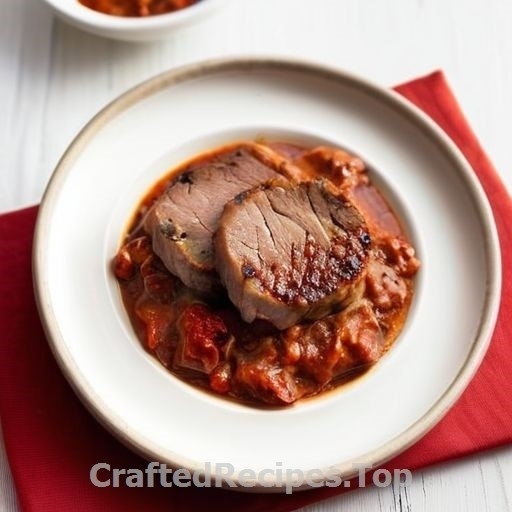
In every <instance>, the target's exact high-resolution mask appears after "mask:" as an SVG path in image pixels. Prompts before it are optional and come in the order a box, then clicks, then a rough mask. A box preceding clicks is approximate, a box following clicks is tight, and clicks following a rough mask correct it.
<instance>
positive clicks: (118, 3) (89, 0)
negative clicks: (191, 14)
mask: <svg viewBox="0 0 512 512" xmlns="http://www.w3.org/2000/svg"><path fill="white" fill-rule="evenodd" d="M197 1H198V0H79V2H80V3H81V4H83V5H85V6H86V7H89V8H90V9H93V10H95V11H98V12H102V13H104V14H110V15H112V16H127V17H140V16H153V15H156V14H166V13H169V12H173V11H178V10H180V9H184V8H185V7H189V6H191V5H192V4H195V3H197Z"/></svg>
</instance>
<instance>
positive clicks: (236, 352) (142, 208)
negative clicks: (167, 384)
mask: <svg viewBox="0 0 512 512" xmlns="http://www.w3.org/2000/svg"><path fill="white" fill-rule="evenodd" d="M267 146H268V147H269V148H271V149H273V150H274V151H276V152H278V153H279V154H281V155H282V156H284V157H286V158H289V159H290V160H293V162H294V163H296V164H297V165H300V166H301V167H302V169H303V170H304V172H305V173H306V175H310V176H311V179H316V178H327V179H329V180H330V181H331V182H332V183H333V184H334V185H336V186H337V187H338V188H339V189H340V191H342V192H343V194H344V195H345V196H346V197H347V198H348V199H350V201H352V202H353V204H354V205H355V206H356V207H357V208H358V209H359V210H360V212H361V213H362V214H363V216H364V218H365V220H366V223H367V225H368V227H369V230H370V233H371V239H372V260H371V264H370V265H369V268H368V273H367V275H366V278H365V286H364V290H363V291H362V292H361V297H360V298H359V303H357V304H355V305H351V306H348V307H347V308H346V309H345V310H342V311H332V312H331V313H330V314H328V315H327V316H326V317H325V318H322V319H320V320H317V321H313V322H311V321H304V322H302V323H299V324H297V325H294V326H292V327H290V328H288V329H286V330H284V331H279V330H278V329H277V328H276V327H274V326H273V325H272V324H270V323H269V322H266V321H263V320H256V321H254V322H253V323H251V324H247V323H245V322H244V321H243V320H242V319H241V317H240V314H239V312H238V310H237V309H236V308H235V307H234V306H233V305H232V304H231V302H230V301H229V299H228V297H227V294H225V293H219V294H218V295H217V296H216V297H214V298H211V297H210V298H205V297H204V296H201V295H200V294H199V293H198V292H196V291H194V290H192V289H190V288H187V287H186V286H185V285H184V284H183V283H182V282H181V281H180V280H179V279H178V278H177V277H175V276H174V275H172V274H171V273H170V272H169V271H168V270H167V269H166V268H165V266H164V265H163V263H162V262H161V260H160V259H159V258H158V256H157V255H156V254H155V253H154V252H153V249H152V241H151V238H150V236H149V235H148V234H147V233H146V232H145V231H144V228H143V223H142V221H143V219H144V217H145V215H146V213H147V211H148V209H149V208H151V205H152V204H153V203H154V202H155V200H156V199H157V198H158V197H159V196H160V195H161V194H162V192H163V191H164V190H165V188H166V187H167V186H168V185H169V184H170V183H171V182H172V181H173V179H175V178H176V177H177V176H178V175H180V174H181V173H184V172H187V171H190V170H191V169H195V168H197V167H199V166H201V165H205V164H206V163H208V162H209V161H210V160H211V159H213V158H215V156H216V155H219V154H221V153H222V152H224V151H228V150H229V149H232V147H233V145H230V146H225V147H223V148H219V149H217V150H215V151H211V152H207V153H203V154H202V155H199V156H197V157H196V158H193V159H192V160H190V161H188V162H187V163H185V164H184V165H181V166H180V167H179V168H177V169H175V170H173V171H172V172H171V173H169V174H168V175H167V176H165V177H164V178H163V179H161V180H160V181H158V182H157V183H155V185H154V186H153V187H152V188H151V190H149V191H148V192H147V193H146V195H145V196H144V197H143V199H142V200H141V202H140V204H139V206H138V207H137V209H136V211H135V213H134V217H133V220H132V221H131V223H130V226H129V228H128V232H127V233H126V235H125V237H124V240H123V243H122V245H121V247H120V249H119V251H118V253H117V254H116V256H115V257H114V259H113V272H114V274H115V275H116V277H117V280H118V282H119V286H120V290H121V295H122V299H123V303H124V306H125V308H126V310H127V312H128V315H129V317H130V320H131V322H132V325H133V328H134V330H135V333H136V335H137V337H138V338H139V340H140V341H141V343H142V344H143V346H144V348H145V349H146V350H147V351H148V352H149V353H151V354H152V355H153V356H155V357H156V358H157V359H158V360H159V361H160V362H161V363H162V364H163V365H164V366H165V367H166V368H167V369H168V370H169V371H170V372H171V373H173V374H174V375H175V376H177V377H178V378H180V379H182V380H184V381H186V382H188V383H190V384H192V385H194V386H197V387H200V388H202V389H205V390H208V391H210V392H213V393H215V394H219V395H222V396H225V397H228V398H231V399H236V400H239V401H243V402H245V403H250V404H253V405H261V404H270V405H287V404H291V403H293V402H295V401H296V400H298V399H300V398H304V397H308V396H313V395H316V394H318V393H320V392H323V391H326V390H329V389H332V388H333V387H335V386H337V385H339V384H340V383H341V382H346V381H347V380H350V379H351V378H354V377H355V376H356V375H360V374H361V372H364V371H365V370H367V369H368V368H369V367H371V366H372V365H373V364H374V363H375V362H376V361H377V360H378V359H379V358H380V357H382V355H383V354H384V353H385V352H386V351H387V350H388V349H389V348H390V347H391V345H392V344H393V342H394V341H395V339H396V337H397V336H398V334H399V333H400V331H401V329H402V327H403V324H404V322H405V319H406V316H407V312H408V309H409V306H410V303H411V300H412V296H413V291H414V275H415V274H416V272H417V270H418V268H419V261H418V260H417V258H416V257H415V252H414V249H413V248H412V246H411V245H410V243H409V242H408V240H407V239H406V235H405V233H404V231H403V229H402V227H401V223H400V220H399V219H398V217H397V216H396V214H395V213H394V212H393V211H392V209H391V207H390V206H389V204H388V203H387V201H386V200H385V198H384V197H383V196H382V195H381V193H380V192H379V191H378V190H377V189H376V188H375V187H374V186H373V185H372V183H371V182H370V181H369V178H368V176H367V174H366V171H365V169H364V164H363V163H362V162H361V161H360V160H359V159H355V158H353V157H350V158H351V160H350V159H349V160H347V161H349V162H350V165H340V164H339V162H340V161H341V160H343V161H345V160H346V158H347V156H348V155H347V154H346V153H344V152H341V150H337V149H335V148H313V149H311V150H310V149H309V148H303V147H299V146H297V145H294V144H288V143H286V142H276V143H268V144H267ZM337 159H338V160H337ZM340 159H341V160H340ZM344 159H345V160H344Z"/></svg>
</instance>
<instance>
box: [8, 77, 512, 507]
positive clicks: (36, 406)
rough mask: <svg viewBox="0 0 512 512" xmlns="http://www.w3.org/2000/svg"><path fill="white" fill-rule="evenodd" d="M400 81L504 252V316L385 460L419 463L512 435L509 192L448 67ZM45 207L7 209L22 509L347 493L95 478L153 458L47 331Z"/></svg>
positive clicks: (12, 410) (288, 503)
mask: <svg viewBox="0 0 512 512" xmlns="http://www.w3.org/2000/svg"><path fill="white" fill-rule="evenodd" d="M396 90H397V91H398V92H399V93H400V94H402V95H403V96H405V97H406V98H409V99H410V100H411V101H412V102H414V103H415V104H416V105H418V106H419V107H420V108H422V109H423V110H424V111H425V112H426V113H427V114H429V115H430V116H431V117H432V118H433V119H434V120H435V121H436V122H437V123H439V125H440V126H441V127H442V128H444V130H445V131H446V132H447V133H448V134H449V135H450V136H451V137H452V139H453V140H454V141H455V142H456V144H457V145H458V146H459V147H460V149H461V150H462V152H463V153H464V154H465V155H466V157H467V159H468V160H469V162H470V163H471V164H472V166H473V168H474V170H475V172H476V174H477V175H478V177H479V178H480V181H481V183H482V185H483V186H484V188H485V191H486V192H487V195H488V197H489V199H490V201H491V203H492V207H493V210H494V214H495V217H496V222H497V224H498V231H499V235H500V239H501V250H502V256H503V293H502V301H501V309H500V314H499V319H498V324H497V327H496V330H495V333H494V336H493V339H492V343H491V345H490V349H489V351H488V353H487V355H486V357H485V360H484V362H483V363H482V366H481V367H480V369H479V371H478V373H477V375H476V376H475V378H474V379H473V381H472V382H471V384H470V385H469V387H468V388H467V390H466V392H465V393H464V394H463V396H462V397H461V398H460V400H459V401H458V402H457V404H456V405H455V406H454V407H453V408H452V410H451V411H450V412H449V413H448V414H447V416H446V417H445V418H444V419H443V420H442V421H441V422H440V423H439V424H438V425H437V426H436V427H435V428H434V429H433V430H432V431H431V432H430V433H429V434H427V435H426V436H425V437H424V438H423V439H422V440H421V441H419V442H418V443H417V444H416V445H414V446H413V447H412V448H410V449H409V450H407V451H406V452H404V453H402V454H401V455H400V456H398V457H396V458H395V459H394V460H392V461H390V462H389V463H387V464H386V467H387V468H398V469H404V468H408V469H415V468H420V467H424V466H426V465H428V464H433V463H436V462H440V461H445V460H448V459H452V458H455V457H460V456H463V455H467V454H470V453H474V452H476V451H478V450H482V449H486V448H491V447H496V446H500V445H503V444H506V443H510V442H511V441H512V421H511V419H512V400H510V397H511V396H512V379H511V378H510V376H511V375H512V345H511V344H510V343H509V342H508V341H509V340H508V334H509V333H510V332H511V331H512V228H511V224H510V223H508V224H506V219H508V220H509V221H510V219H511V218H512V202H511V199H510V196H509V195H508V194H507V191H506V190H505V188H504V186H503V184H502V183H501V182H500V180H499V178H498V176H497V174H496V172H495V170H494V169H493V166H492V164H491V163H490V162H489V160H488V158H487V157H486V155H485V153H484V152H483V150H482V148H481V147H480V145H479V143H478V141H477V139H476V137H475V135H474V134H473V132H472V131H471V128H470V127H469V126H468V124H467V121H466V120H465V119H464V116H463V114H462V112H461V110H460V108H459V106H458V104H457V101H456V100H455V98H454V96H453V94H452V92H451V91H450V89H449V87H448V85H447V83H446V81H445V78H444V76H443V75H442V73H440V72H436V73H433V74H431V75H429V76H426V77H424V78H420V79H418V80H415V81H412V82H409V83H407V84H405V85H401V86H399V87H397V88H396ZM36 214H37V208H36V207H34V208H29V209H26V210H22V211H18V212H15V213H10V214H6V215H3V216H0V255H1V256H0V325H1V328H2V337H1V338H0V346H1V348H2V358H1V360H0V413H1V418H2V425H3V433H4V439H5V445H6V450H7V455H8V458H9V462H10V466H11V469H12V474H13V477H14V481H15V484H16V488H17V491H18V496H19V502H20V504H21V506H22V508H23V510H27V511H35V512H46V511H48V512H61V511H68V510H73V511H77V512H79V511H87V512H99V511H105V510H108V511H110V512H116V511H119V512H121V511H122V512H130V511H133V512H139V511H140V510H168V511H173V512H176V511H185V510H186V511H189V510H190V511H193V510H201V509H202V508H204V507H206V506H208V505H209V504H211V503H215V505H216V506H217V507H219V509H221V510H225V511H230V510H245V511H248V512H250V511H269V510H272V511H287V510H293V509H296V508H298V507H300V506H304V505H307V504H310V503H312V502H315V501H318V500H321V499H324V498H327V497H330V496H333V495H336V494H339V493H341V492H344V491H346V489H344V488H322V489H318V490H314V491H307V492H302V493H296V494H293V495H268V494H267V495H263V494H259V495H255V494H243V493H237V492H230V491H224V490H220V489H207V488H202V489H198V488H177V487H172V488H161V487H155V488H128V487H119V488H114V487H104V488H97V487H94V486H93V485H92V484H91V483H90V481H89V470H90V468H91V467H92V466H93V465H94V464H96V463H97V462H106V463H109V464H110V465H111V467H112V468H140V469H144V468H145V467H146V465H147V463H146V462H145V461H143V460H142V459H140V458H139V457H137V456H136V455H134V454H133V453H131V452H130V451H129V450H127V449H126V448H125V447H124V446H122V445H121V444H119V443H118V442H117V441H116V440H115V439H114V438H112V437H111V436H110V435H109V434H108V433H107V432H106V431H105V430H104V429H103V428H102V427H101V426H100V425H99V424H98V423H96V421H95V420H94V419H93V418H92V416H90V415H89V413H88V412H87V411H86V410H85V409H84V407H83V406H82V405H81V403H80V402H79V401H78V399H77V398H76V396H75V395H74V393H73V391H72V390H71V388H70V387H69V385H68V384H67V382H66V381H65V379H64V377H63V376H62V374H61V372H60V370H59V368H58V367H57V365H56V363H55V361H54V359H53V357H52V355H51V353H50V350H49V348H48V345H47V343H46V340H45V337H44V334H43V331H42V329H41V325H40V322H39V317H38V313H37V310H36V306H35V303H34V297H33V294H32V275H31V264H30V258H31V248H32V247H31V246H32V235H33V229H34V222H35V218H36Z"/></svg>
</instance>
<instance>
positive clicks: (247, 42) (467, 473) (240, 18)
mask: <svg viewBox="0 0 512 512" xmlns="http://www.w3.org/2000/svg"><path fill="white" fill-rule="evenodd" d="M70 1H74V0H70ZM240 54H272V55H282V56H298V57H303V58H309V59H313V60H316V61H319V62H325V63H328V64H330V65H334V66H338V67H342V68H345V69H347V70H350V71H353V72H356V73H359V74H361V75H364V76H366V77H368V78H370V79H373V80H374V81H376V82H379V83H381V84H384V85H389V86H390V85H393V84H396V83H399V82H402V81H405V80H407V79H410V78H413V77H415V76H418V75H421V74H425V73H427V72H429V71H431V70H433V69H436V68H442V69H444V71H445V72H446V74H447V76H448V79H449V81H450V83H451V85H452V86H453V88H454V90H455V92H456V94H457V97H458V98H459V100H460V102H461V104H462V106H463V108H464V110H465V112H466V114H467V116H468V118H469V120H470V121H471V123H472V125H473V127H474V129H475V131H476V133H477V135H478V136H479V137H480V139H481V141H482V142H483V145H484V147H485V148H486V149H487V151H488V153H489V155H490V156H491V158H492V160H493V161H494V163H495V164H496V166H497V168H498V169H499V171H500V173H501V175H502V177H503V179H504V180H505V181H506V183H507V185H508V187H509V190H510V189H512V157H511V156H510V145H511V141H510V138H511V134H512V130H511V128H510V120H511V119H512V100H511V97H512V94H511V92H510V91H512V2H511V1H510V0H487V1H486V0H465V1H462V0H389V1H378V0H376V1H372V2H370V1H369V0H366V1H365V0H315V1H313V0H231V2H230V4H229V5H228V7H227V8H226V9H225V10H224V11H222V12H221V13H220V14H219V15H217V16H216V17H214V18H212V19H210V20H208V21H207V22H205V23H204V24H202V25H199V26H196V27H192V28H189V29H186V30H184V31H182V32H180V33H178V34H175V35H174V36H172V37H170V38H169V39H168V40H166V41H163V42H157V43H150V44H138V45H137V44H130V43H117V42H112V41H108V40H104V39H99V38H96V37H93V36H89V35H87V34H84V33H81V32H79V31H77V30H76V29H74V28H71V27H68V26H66V25H64V24H63V23H61V22H59V21H57V20H55V19H54V18H53V16H52V14H51V13H50V12H49V10H48V9H47V8H46V7H45V6H44V5H43V3H42V2H41V1H40V0H0V73H1V74H0V212H3V211H8V210H11V209H15V208H19V207H22V206H25V205H29V204H34V203H37V202H39V201H40V199H41V195H42V192H43V190H44V187H45V185H46V183H47V181H48V178H49V176H50V174H51V172H52V170H53V168H54V166H55V164H56V162H57V160H58V158H59V156H60V155H61V153H62V152H63V151H64V149H65V148H66V146H67V145H68V143H69V142H70V140H71V139H72V137H73V136H74V135H75V134H76V133H77V131H78V130H79V129H80V128H81V127H82V125H83V124H84V123H85V122H86V121H87V120H88V119H89V118H90V117H91V116H92V115H93V114H94V113H95V112H96V111H97V110H98V109H99V108H101V107H102V106H103V105H105V104H106V103H107V102H108V101H110V100H111V99H113V98H114V97H115V96H117V95H118V94H119V93H121V92H123V91H124V90H126V89H127V88H129V87H131V86H133V85H135V84H136V83H138V82H139V81H141V80H144V79H146V78H148V77H150V76H152V75H154V74H156V73H158V72H160V71H163V70H165V69H168V68H171V67H173V66H177V65H180V64H183V63H187V62H191V61H195V60H199V59H205V58H208V57H217V56H226V55H240ZM507 91H508V92H507ZM511 378H512V377H511ZM511 421H512V418H511ZM342 508H343V510H350V511H365V512H366V511H370V512H371V511H374V510H375V511H377V510H379V511H395V510H396V511H402V510H403V511H405V510H407V511H412V512H420V511H436V512H437V511H439V510H449V511H474V512H481V511H490V512H501V511H506V510H512V447H508V448H503V449H499V450H495V451H492V452H489V453H483V454H480V455H477V456H474V457H470V458H468V459H466V460H462V461H458V462H453V463H449V464H445V465H442V466H437V467H433V468H429V469H427V470H425V471H421V472H420V471H418V472H415V473H414V475H413V481H412V483H411V485H409V486H408V487H406V488H404V489H402V490H401V492H400V493H396V494H394V493H393V489H392V487H389V488H384V489H377V488H367V489H362V490H358V491H354V492H352V493H349V494H348V495H345V496H342V497H339V498H335V499H332V500H330V501H327V502H325V503H321V504H318V505H315V506H312V507H309V508H308V509H307V510H308V512H312V511H325V512H326V511H330V510H332V511H334V510H340V509H342ZM16 510H17V504H16V497H15V492H14V490H13V487H12V482H11V478H10V474H9V468H8V463H7V461H6V460H5V455H4V450H3V447H2V448H1V449H0V511H2V512H3V511H5V512H12V511H16Z"/></svg>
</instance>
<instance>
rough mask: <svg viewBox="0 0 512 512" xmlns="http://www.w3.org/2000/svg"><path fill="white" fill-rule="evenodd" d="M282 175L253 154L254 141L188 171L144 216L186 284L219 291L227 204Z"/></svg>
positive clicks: (169, 266) (160, 253)
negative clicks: (217, 237)
mask: <svg viewBox="0 0 512 512" xmlns="http://www.w3.org/2000/svg"><path fill="white" fill-rule="evenodd" d="M267 160H268V158H267ZM276 165H278V164H276ZM276 176H278V174H277V173H276V171H275V170H274V169H273V168H271V167H270V166H269V165H267V163H262V161H261V160H260V159H258V158H256V157H255V156H253V151H252V146H250V145H244V146H240V147H238V148H235V149H234V150H232V151H230V152H228V153H224V154H221V155H219V156H218V157H217V158H216V159H215V160H213V161H210V162H208V163H207V164H204V165H199V166H194V167H193V168H191V169H190V170H188V171H186V172H183V173H182V174H180V175H179V176H178V177H177V178H176V179H175V180H174V181H173V182H172V183H171V184H170V186H169V187H168V188H167V189H166V190H165V192H164V193H163V194H162V196H161V197H160V198H159V199H158V200H157V201H156V203H155V204H154V205H153V206H152V208H151V209H150V210H149V212H148V214H147V215H146V218H145V220H144V228H145V230H146V231H147V232H148V233H149V234H150V235H151V237H152V239H153V250H154V251H155V253H156V254H157V255H158V256H159V257H160V258H161V259H162V261H163V263H164V265H165V266H166V267H167V269H168V270H169V271H170V272H172V273H173V274H174V275H176V276H178V277H179V278H180V279H181V280H182V281H183V283H184V284H185V285H187V286H189V287H190V288H194V289H196V290H199V291H200V292H206V293H209V292H211V291H213V290H215V289H216V287H217V286H218V285H219V282H218V275H217V273H216V272H215V269H214V261H213V252H212V236H213V233H214V232H215V230H216V229H217V226H218V224H219V218H220V216H221V214H222V210H223V208H224V205H225V204H226V203H227V202H228V201H230V200H231V199H233V198H234V197H235V196H236V195H237V194H239V193H240V192H243V191H245V190H248V189H250V188H252V187H254V186H255V185H259V184H261V183H263V182H264V181H266V180H269V179H272V178H275V177H276Z"/></svg>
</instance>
